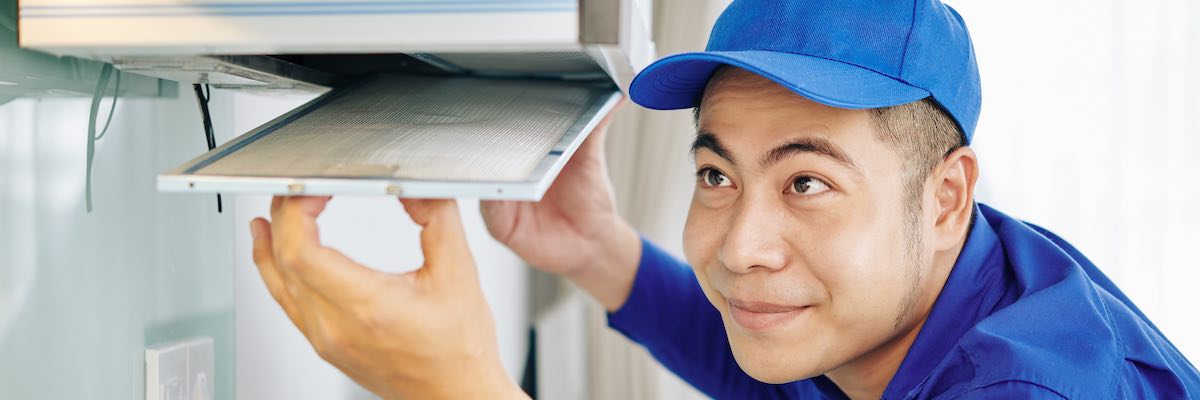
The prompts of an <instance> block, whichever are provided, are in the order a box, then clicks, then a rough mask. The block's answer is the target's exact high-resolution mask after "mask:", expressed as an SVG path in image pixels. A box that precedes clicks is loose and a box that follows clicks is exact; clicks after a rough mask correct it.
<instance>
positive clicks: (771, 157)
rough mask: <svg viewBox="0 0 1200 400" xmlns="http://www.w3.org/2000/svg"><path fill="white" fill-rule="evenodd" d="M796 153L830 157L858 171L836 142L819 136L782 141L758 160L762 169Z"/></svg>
mask: <svg viewBox="0 0 1200 400" xmlns="http://www.w3.org/2000/svg"><path fill="white" fill-rule="evenodd" d="M798 153H813V154H819V155H822V156H825V157H829V158H832V159H833V160H834V161H837V162H839V163H841V164H842V165H845V166H847V167H849V168H850V169H852V170H854V171H855V172H860V171H859V169H858V166H857V165H854V161H853V160H851V159H850V157H848V156H846V152H844V151H842V149H841V148H839V147H838V146H837V145H836V144H833V142H830V141H829V140H827V139H825V138H821V137H803V138H797V139H793V140H792V141H790V142H787V143H784V144H782V145H780V146H778V147H776V148H774V149H771V151H770V152H767V154H766V155H764V156H763V158H762V160H761V161H759V163H760V165H761V167H762V168H763V169H766V168H769V167H770V166H771V165H773V164H775V163H778V162H780V161H782V160H783V159H784V158H787V157H789V156H791V155H794V154H798Z"/></svg>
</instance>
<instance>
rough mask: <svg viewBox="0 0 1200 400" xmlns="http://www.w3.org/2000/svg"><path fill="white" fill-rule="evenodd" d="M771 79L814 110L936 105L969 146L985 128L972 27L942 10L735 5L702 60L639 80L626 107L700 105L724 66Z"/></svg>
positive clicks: (935, 5) (645, 73)
mask: <svg viewBox="0 0 1200 400" xmlns="http://www.w3.org/2000/svg"><path fill="white" fill-rule="evenodd" d="M725 64H728V65H734V66H737V67H740V68H743V69H746V70H749V71H752V72H754V73H757V74H759V75H762V76H764V77H767V78H769V79H771V80H773V81H775V82H777V83H779V84H780V85H783V86H784V87H787V88H789V89H791V90H792V91H795V92H796V93H798V94H800V95H802V96H805V97H808V98H810V99H812V100H813V101H816V102H819V103H823V104H826V105H829V106H832V107H841V108H855V109H857V108H880V107H887V106H895V105H900V104H905V103H910V102H913V101H916V100H920V99H923V98H926V97H932V98H933V100H935V101H936V102H937V103H938V104H940V105H941V106H942V107H943V108H945V109H946V111H947V112H949V113H950V115H951V116H952V117H953V118H954V120H955V122H957V123H958V125H959V128H961V129H962V131H963V134H964V136H965V137H966V139H967V141H968V142H970V140H971V138H972V136H973V135H974V131H975V125H976V122H977V121H978V119H979V109H980V103H981V101H980V99H981V96H980V87H979V68H978V66H977V65H976V62H975V51H974V49H973V47H972V45H971V37H970V35H969V34H968V33H967V28H966V25H965V24H964V23H963V20H962V18H961V17H959V15H958V13H956V12H955V11H954V10H953V9H951V8H950V7H949V6H946V5H945V4H942V3H941V2H940V1H937V0H909V1H895V0H870V1H842V0H786V1H785V0H736V1H734V2H733V3H732V4H730V5H729V7H728V8H726V9H725V12H724V13H722V14H721V17H720V18H719V19H718V20H717V23H716V24H715V25H714V26H713V30H712V34H711V35H710V36H709V42H708V46H707V47H706V49H705V51H703V52H692V53H683V54H677V55H674V56H671V57H666V58H664V59H661V60H659V61H657V62H655V63H653V64H651V65H650V66H649V67H647V68H646V69H644V70H642V71H641V73H639V74H638V76H637V77H636V78H634V80H633V83H632V84H631V85H630V87H629V95H630V98H631V99H632V100H633V101H634V102H635V103H638V104H640V105H642V106H644V107H647V108H653V109H659V110H670V109H679V108H690V107H695V106H697V105H699V103H700V97H701V95H702V94H703V92H704V87H705V85H707V83H708V78H709V76H710V75H711V74H712V72H713V70H715V69H716V68H717V67H718V66H721V65H725Z"/></svg>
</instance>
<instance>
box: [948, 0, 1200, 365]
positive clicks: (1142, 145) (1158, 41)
mask: <svg viewBox="0 0 1200 400" xmlns="http://www.w3.org/2000/svg"><path fill="white" fill-rule="evenodd" d="M950 4H951V5H952V6H953V7H956V8H957V9H958V10H959V11H960V13H961V14H962V15H963V18H964V19H965V20H966V21H967V26H968V27H969V29H970V30H971V35H972V37H973V38H974V41H975V49H976V52H977V53H978V59H979V66H980V73H981V75H982V79H983V113H982V115H981V116H980V120H979V128H978V130H977V131H976V141H975V143H974V146H972V147H974V148H975V150H976V151H977V152H978V154H979V157H980V164H981V169H982V179H981V180H980V183H979V188H978V189H979V191H978V198H979V200H980V201H982V202H985V203H988V204H991V205H993V206H995V207H997V208H998V209H1000V210H1001V211H1004V212H1006V213H1009V214H1010V215H1013V216H1015V217H1018V218H1022V219H1025V220H1027V221H1030V222H1033V223H1036V224H1039V225H1041V226H1043V227H1045V228H1047V229H1050V230H1051V231H1053V232H1056V233H1058V234H1059V235H1061V236H1062V237H1063V238H1065V239H1066V240H1068V241H1069V242H1071V243H1072V244H1074V245H1075V246H1077V247H1078V248H1079V250H1080V251H1082V252H1083V253H1084V254H1085V255H1086V256H1088V257H1089V258H1090V259H1091V260H1092V262H1094V263H1095V264H1096V265H1097V266H1098V267H1099V268H1100V269H1101V270H1103V271H1104V272H1105V273H1106V274H1107V275H1108V276H1109V277H1111V278H1112V279H1113V281H1115V282H1116V284H1117V286H1119V287H1120V288H1121V289H1122V290H1123V291H1124V292H1125V293H1126V294H1127V295H1128V296H1129V297H1130V298H1131V299H1132V300H1133V301H1134V302H1135V303H1136V304H1137V305H1138V306H1139V307H1140V308H1141V309H1142V310H1143V311H1144V312H1145V313H1146V314H1147V315H1148V316H1149V317H1150V319H1151V320H1152V321H1153V322H1154V323H1155V324H1157V325H1158V327H1159V328H1160V329H1162V330H1163V332H1164V333H1165V334H1166V335H1167V337H1168V338H1169V339H1170V340H1171V341H1172V342H1174V343H1175V344H1176V345H1177V346H1178V347H1179V348H1180V350H1182V351H1183V352H1184V354H1185V355H1186V356H1187V357H1189V359H1190V360H1192V362H1193V363H1195V362H1197V361H1200V319H1197V318H1196V314H1195V311H1194V309H1195V305H1197V304H1200V290H1196V287H1197V285H1200V259H1198V258H1197V255H1198V254H1197V249H1198V248H1197V244H1200V231H1198V230H1196V229H1194V227H1195V226H1197V225H1200V186H1198V185H1196V182H1197V176H1196V174H1197V172H1200V123H1197V120H1196V117H1197V115H1200V95H1198V94H1197V93H1200V78H1198V77H1197V75H1196V71H1200V4H1197V3H1196V2H1194V1H1188V0H1163V1H1143V0H1105V1H1090V0H1089V1H1084V0H1073V1H1049V2H1048V1H1033V0H1015V1H1003V2H997V1H990V2H989V1H953V2H950Z"/></svg>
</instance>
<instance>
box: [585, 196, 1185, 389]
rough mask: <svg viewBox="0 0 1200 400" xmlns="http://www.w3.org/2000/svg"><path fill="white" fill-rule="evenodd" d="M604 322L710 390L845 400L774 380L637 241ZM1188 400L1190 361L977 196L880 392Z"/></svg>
mask: <svg viewBox="0 0 1200 400" xmlns="http://www.w3.org/2000/svg"><path fill="white" fill-rule="evenodd" d="M608 322H609V325H610V326H612V327H613V328H615V329H617V330H618V331H620V332H622V333H623V334H625V335H626V336H627V337H629V338H630V339H632V340H634V341H636V342H638V343H640V344H642V345H643V346H645V347H646V349H648V350H649V351H650V353H651V354H652V355H654V357H655V358H657V359H658V360H659V361H660V362H662V363H663V365H665V366H666V367H667V368H669V369H670V370H672V371H674V372H675V373H676V374H678V375H679V376H680V377H682V378H683V379H684V380H686V381H687V382H689V383H691V384H692V385H693V386H695V387H696V388H697V389H699V390H701V391H702V392H704V393H705V394H707V395H709V396H712V397H715V398H719V399H746V398H805V399H808V398H833V399H837V398H845V395H843V394H842V393H841V391H839V390H838V389H837V387H836V386H835V385H833V384H832V382H831V381H829V380H828V379H827V378H825V377H823V376H821V377H816V378H812V379H806V380H802V381H797V382H792V383H789V384H783V385H771V384H765V383H761V382H758V381H755V380H754V379H753V378H751V377H749V376H748V375H746V374H745V372H743V371H742V370H741V368H739V367H738V366H737V363H736V362H735V360H734V358H733V354H732V352H731V351H730V349H729V341H728V338H727V337H726V336H725V329H724V327H723V326H722V323H721V318H720V315H719V313H718V312H717V311H716V309H714V308H713V307H712V305H711V304H709V303H708V300H707V299H706V298H705V297H704V294H703V293H702V292H701V291H700V287H699V284H698V283H697V282H696V278H695V275H694V274H693V272H692V271H691V269H690V268H689V267H688V266H687V265H686V264H684V263H682V262H680V261H679V260H677V259H675V258H673V257H671V256H670V255H668V254H666V253H664V252H663V251H661V250H659V249H658V248H656V247H655V246H654V245H653V244H651V243H649V242H647V241H643V250H642V259H641V264H640V265H639V266H638V272H637V277H636V278H635V281H634V286H633V290H632V292H631V293H630V295H629V299H628V300H627V301H626V303H625V305H623V306H622V308H621V309H620V310H617V311H616V312H614V313H611V314H609V319H608ZM962 397H965V398H980V399H992V398H995V399H1016V398H1020V399H1053V398H1072V399H1108V398H1126V399H1186V398H1196V397H1200V373H1198V372H1197V370H1196V368H1195V367H1194V366H1193V365H1192V364H1190V363H1189V362H1188V361H1187V360H1186V359H1185V358H1184V357H1183V355H1182V354H1181V353H1180V352H1179V351H1178V350H1177V349H1176V348H1175V346H1174V345H1172V344H1171V343H1170V342H1169V341H1168V340H1167V339H1166V338H1165V337H1164V336H1163V335H1162V333H1161V332H1159V330H1158V328H1156V327H1155V326H1154V324H1152V323H1150V321H1149V320H1148V319H1146V317H1145V315H1143V314H1142V312H1141V311H1140V310H1138V308H1137V307H1136V306H1135V305H1134V304H1133V303H1132V302H1130V301H1129V299H1128V298H1126V297H1125V295H1124V294H1122V293H1121V291H1120V290H1119V289H1117V287H1116V286H1115V285H1113V283H1112V282H1111V281H1110V280H1109V279H1108V278H1107V277H1105V276H1104V274H1103V273H1101V272H1100V270H1098V269H1097V268H1096V266H1095V265H1092V263H1091V262H1090V261H1088V260H1087V258H1085V257H1084V256H1083V255H1082V254H1080V253H1079V251H1077V250H1076V249H1075V248H1074V247H1072V246H1071V245H1070V244H1068V243H1066V242H1065V241H1063V240H1062V239H1061V238H1059V237H1057V236H1055V235H1054V234H1052V233H1050V232H1048V231H1046V230H1044V229H1042V228H1039V227H1037V226H1034V225H1031V224H1027V223H1024V222H1021V221H1018V220H1016V219H1013V218H1011V217H1008V216H1007V215H1004V214H1002V213H1000V212H998V211H996V210H994V209H992V208H990V207H987V206H985V205H979V206H977V208H976V210H975V222H974V225H973V226H972V228H971V231H970V234H969V236H968V238H967V242H966V245H965V246H964V247H963V250H962V252H961V253H960V255H959V258H958V260H957V262H955V265H954V269H953V270H952V271H951V273H950V276H949V277H948V278H947V281H946V285H945V286H944V288H943V289H942V292H941V294H940V295H939V296H938V299H937V301H936V302H935V303H934V306H933V310H932V311H931V312H930V315H929V318H928V320H927V321H926V322H925V325H924V326H923V327H922V329H921V332H920V333H919V334H918V335H917V338H916V340H915V341H914V342H913V345H912V347H911V348H910V349H909V351H908V354H907V356H906V357H905V359H904V361H903V362H902V363H901V365H900V368H899V370H898V371H897V373H896V375H895V376H894V377H893V378H892V380H891V382H890V383H889V384H888V386H887V389H886V390H885V392H884V395H883V398H885V399H917V398H919V399H927V398H962Z"/></svg>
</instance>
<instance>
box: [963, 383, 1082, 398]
mask: <svg viewBox="0 0 1200 400" xmlns="http://www.w3.org/2000/svg"><path fill="white" fill-rule="evenodd" d="M962 398H963V399H977V400H990V399H996V400H1002V399H1003V400H1007V399H1046V400H1057V399H1066V398H1067V397H1066V396H1063V395H1062V394H1061V393H1058V392H1057V391H1055V390H1054V389H1051V388H1048V387H1045V386H1042V385H1039V384H1036V383H1033V382H1028V381H1022V380H1007V381H1000V382H995V383H991V384H988V385H985V386H980V387H977V388H974V389H970V390H968V391H966V392H965V393H963V394H962Z"/></svg>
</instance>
